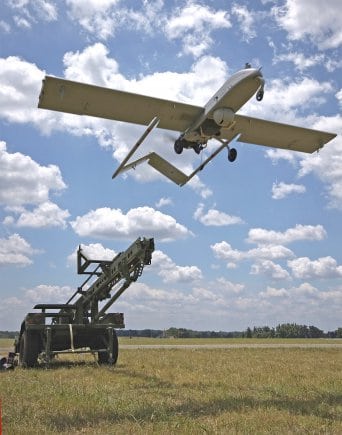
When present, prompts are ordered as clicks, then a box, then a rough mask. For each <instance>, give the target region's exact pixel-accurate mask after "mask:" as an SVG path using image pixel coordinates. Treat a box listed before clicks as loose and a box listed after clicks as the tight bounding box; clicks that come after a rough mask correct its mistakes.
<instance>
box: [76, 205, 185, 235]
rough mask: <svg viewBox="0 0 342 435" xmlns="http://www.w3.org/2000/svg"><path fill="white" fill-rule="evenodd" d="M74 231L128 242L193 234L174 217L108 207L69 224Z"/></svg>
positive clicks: (93, 211) (146, 211)
mask: <svg viewBox="0 0 342 435" xmlns="http://www.w3.org/2000/svg"><path fill="white" fill-rule="evenodd" d="M70 224H71V226H72V228H73V230H74V231H75V233H76V234H78V235H79V236H81V237H98V238H101V239H129V240H131V239H132V238H135V237H142V236H144V237H155V238H156V239H157V240H160V241H170V240H176V239H179V238H186V237H188V236H190V235H192V233H191V231H189V230H188V229H187V228H186V227H185V226H183V225H181V224H179V223H178V222H177V221H176V220H175V219H174V218H173V217H172V216H170V215H167V214H163V213H161V212H160V211H156V210H154V209H153V208H151V207H138V208H132V209H131V210H129V211H128V212H127V214H124V213H123V212H122V211H121V210H120V209H111V208H108V207H104V208H98V209H97V210H91V211H90V212H89V213H87V214H85V215H84V216H77V218H76V220H74V221H72V222H70Z"/></svg>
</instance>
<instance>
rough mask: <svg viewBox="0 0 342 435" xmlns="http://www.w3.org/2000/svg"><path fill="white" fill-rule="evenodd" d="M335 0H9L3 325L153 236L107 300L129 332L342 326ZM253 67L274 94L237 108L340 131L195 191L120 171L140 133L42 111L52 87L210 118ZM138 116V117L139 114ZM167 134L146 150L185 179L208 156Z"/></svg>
mask: <svg viewBox="0 0 342 435" xmlns="http://www.w3.org/2000/svg"><path fill="white" fill-rule="evenodd" d="M340 10H341V5H340V0H326V1H325V2H324V8H322V5H321V1H319V0H279V1H273V0H260V1H258V0H255V1H252V0H250V1H248V0H242V1H239V2H237V1H227V0H225V1H223V0H222V1H221V0H215V1H210V0H207V1H200V0H188V1H186V0H170V1H167V0H155V1H147V0H135V1H133V0H125V1H124V0H98V1H97V0H88V1H82V0H60V1H52V0H2V1H1V10H0V273H1V289H0V292H1V303H0V329H1V330H18V329H19V327H20V323H21V321H22V320H23V318H24V316H25V314H26V313H27V312H30V311H32V307H33V306H34V305H35V304H37V303H54V302H56V303H57V302H58V303H65V302H66V300H67V299H68V298H69V296H70V295H71V294H72V293H73V292H74V290H75V289H76V288H77V287H78V286H79V285H81V284H82V282H83V281H84V280H83V278H84V277H83V276H79V275H77V270H76V250H77V247H78V246H79V245H82V247H83V249H84V252H85V253H86V254H87V255H89V256H90V257H92V258H96V259H111V258H113V257H114V256H115V255H116V254H117V253H118V252H121V251H123V250H125V249H126V248H127V247H128V246H129V245H130V244H131V243H132V242H133V241H134V240H136V239H137V238H138V237H154V240H155V252H154V254H153V258H152V264H151V265H150V266H146V267H145V269H144V272H143V275H142V276H141V277H140V278H139V280H138V281H137V282H136V283H134V284H133V285H131V286H130V287H129V288H128V289H127V290H126V292H125V293H124V295H123V296H122V297H121V298H120V299H119V300H118V302H117V303H116V304H115V305H114V306H113V311H117V312H124V313H125V322H126V327H127V328H128V329H145V328H154V329H167V328H169V327H171V326H174V327H184V328H190V329H196V330H217V331H218V330H223V331H233V330H245V329H246V328H247V327H248V326H250V327H253V326H264V325H268V326H271V327H272V326H273V327H274V326H276V325H278V324H279V323H287V322H291V323H292V322H295V323H298V324H306V325H315V326H317V327H319V328H321V329H323V330H324V331H329V330H335V329H337V328H338V327H341V326H342V321H341V312H342V250H341V245H342V231H341V218H342V154H341V151H342V139H341V131H342V118H341V106H342V83H341V77H342V75H341V67H342V60H341V59H342V56H341V54H342V53H341V45H342V15H341V13H340ZM246 62H249V63H250V64H252V66H253V67H256V68H259V67H262V72H263V76H264V78H265V82H266V83H265V95H264V99H263V100H262V101H261V102H257V101H256V99H255V98H254V97H253V98H252V99H251V100H250V101H249V102H247V103H246V105H245V106H243V107H242V108H241V110H240V111H239V113H241V114H247V115H251V116H255V117H259V118H263V119H270V120H274V121H278V122H284V123H290V124H295V125H298V126H303V127H307V128H316V129H320V130H324V131H328V132H332V133H336V134H338V136H337V137H336V138H335V139H334V140H333V141H331V142H329V143H328V144H327V145H326V146H325V147H324V148H323V149H322V150H320V152H319V153H315V154H313V155H311V154H310V155H308V154H303V153H295V152H291V151H284V150H279V149H273V148H266V147H261V146H257V145H253V144H243V143H236V144H235V145H234V146H235V147H236V148H237V150H238V157H237V160H236V161H235V162H234V163H230V162H228V160H227V155H226V152H225V151H224V152H222V153H221V154H219V155H218V156H217V157H216V158H215V159H214V160H213V161H212V162H211V163H210V164H209V165H208V166H207V167H206V168H205V170H204V171H203V172H201V173H200V175H199V176H196V177H194V179H193V180H192V181H191V182H190V183H189V184H187V185H186V186H183V187H179V186H177V185H176V184H174V183H172V182H170V181H169V180H167V179H166V178H164V177H163V176H161V175H160V174H159V173H158V172H156V171H155V170H154V169H153V168H151V167H150V166H149V165H147V164H143V165H141V166H139V167H138V168H137V169H136V170H132V171H130V172H127V173H126V174H125V175H120V176H119V177H118V178H116V179H115V180H112V178H111V176H112V174H113V172H114V171H115V169H116V168H117V167H118V165H119V163H120V162H121V161H122V159H123V158H124V156H125V155H126V154H127V152H128V150H129V149H130V148H131V147H132V146H133V145H134V144H135V142H136V141H137V139H138V138H139V137H140V135H141V134H142V133H143V131H144V127H143V126H137V125H132V124H128V123H120V122H115V121H109V120H103V119H99V118H91V117H86V116H83V117H82V116H77V115H70V114H64V113H57V112H53V111H48V110H42V109H38V108H37V104H38V97H39V93H40V89H41V85H42V79H43V78H44V76H45V75H53V76H57V77H61V78H66V79H69V80H75V81H80V82H85V83H90V84H96V85H99V86H103V87H108V88H112V89H120V90H124V91H129V92H135V93H140V94H144V95H151V96H155V97H159V98H166V99H169V100H174V101H181V102H185V103H189V104H193V105H198V106H204V105H205V104H206V102H207V101H208V100H209V99H210V97H211V96H212V95H213V94H214V93H215V92H216V91H217V90H218V89H219V88H220V87H221V85H222V84H223V83H224V82H225V80H226V79H227V78H228V77H229V76H230V75H231V74H233V73H234V72H236V71H238V70H240V69H242V68H243V67H244V65H245V63H246ZM133 110H134V108H133ZM176 138H177V134H175V132H169V131H165V130H161V129H155V130H154V131H153V132H152V133H151V134H150V135H149V137H148V138H147V140H146V141H145V142H144V144H143V145H142V147H141V155H142V153H146V152H150V151H155V152H157V153H158V154H160V155H161V156H163V157H164V158H166V159H168V160H169V161H170V162H171V163H172V164H174V165H175V166H177V167H178V168H180V169H181V170H182V171H184V172H185V173H187V174H189V173H190V172H191V171H192V170H193V169H194V168H195V167H197V166H198V165H199V164H200V163H201V161H203V159H204V158H205V156H207V155H208V152H210V150H213V149H214V147H215V146H216V144H215V142H213V141H211V142H210V143H209V145H208V148H207V150H205V151H204V152H203V154H202V155H197V154H195V153H194V152H193V151H192V150H185V151H184V152H183V154H181V155H176V154H175V153H174V150H173V143H174V140H175V139H176Z"/></svg>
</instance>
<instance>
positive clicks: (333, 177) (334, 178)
mask: <svg viewBox="0 0 342 435" xmlns="http://www.w3.org/2000/svg"><path fill="white" fill-rule="evenodd" d="M323 124H324V125H325V126H326V125H327V124H328V123H327V122H326V123H324V119H322V125H323ZM322 125H317V127H319V126H320V127H322ZM331 131H335V132H337V133H338V132H341V131H342V117H341V116H340V115H338V116H337V117H336V123H335V125H332V126H331ZM341 151H342V138H341V136H337V137H336V139H334V140H333V141H332V142H330V143H329V144H328V145H326V146H325V147H324V148H323V150H322V151H321V152H320V153H319V155H318V156H317V155H316V156H311V155H310V156H306V157H303V158H302V159H301V161H300V170H299V173H298V174H299V176H300V177H303V176H306V175H308V174H310V173H312V174H314V175H316V176H317V177H318V178H319V179H320V180H321V181H322V182H323V183H324V184H325V187H326V193H327V198H328V206H329V207H330V208H337V209H342V156H341ZM326 168H329V170H327V169H326Z"/></svg>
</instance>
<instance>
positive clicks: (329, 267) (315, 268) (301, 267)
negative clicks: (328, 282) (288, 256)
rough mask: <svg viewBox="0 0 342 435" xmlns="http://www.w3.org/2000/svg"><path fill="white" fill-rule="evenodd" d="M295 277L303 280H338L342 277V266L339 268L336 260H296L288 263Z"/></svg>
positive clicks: (303, 258)
mask: <svg viewBox="0 0 342 435" xmlns="http://www.w3.org/2000/svg"><path fill="white" fill-rule="evenodd" d="M287 264H288V266H289V267H290V268H291V270H292V273H293V276H294V277H296V278H301V279H313V278H338V277H342V266H338V265H337V262H336V260H335V259H334V258H332V257H330V256H328V257H321V258H319V259H318V260H310V259H309V258H308V257H300V258H295V259H294V260H289V261H288V263H287Z"/></svg>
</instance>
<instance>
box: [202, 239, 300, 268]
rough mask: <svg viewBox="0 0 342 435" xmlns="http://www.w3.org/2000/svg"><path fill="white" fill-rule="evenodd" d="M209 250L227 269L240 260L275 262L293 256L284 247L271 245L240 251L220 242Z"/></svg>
mask: <svg viewBox="0 0 342 435" xmlns="http://www.w3.org/2000/svg"><path fill="white" fill-rule="evenodd" d="M210 248H211V249H212V251H213V253H214V255H215V257H216V258H218V259H221V260H226V261H228V265H229V267H231V263H236V262H239V261H242V260H255V259H261V258H263V259H269V260H276V259H282V258H289V257H293V256H294V254H293V252H292V251H291V250H290V249H288V248H286V247H285V246H281V245H271V244H270V245H263V246H259V247H257V248H253V249H250V250H247V251H240V250H238V249H233V248H232V246H231V245H230V244H229V243H228V242H226V241H222V242H218V243H215V244H214V245H211V246H210Z"/></svg>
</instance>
